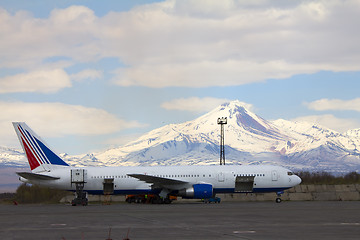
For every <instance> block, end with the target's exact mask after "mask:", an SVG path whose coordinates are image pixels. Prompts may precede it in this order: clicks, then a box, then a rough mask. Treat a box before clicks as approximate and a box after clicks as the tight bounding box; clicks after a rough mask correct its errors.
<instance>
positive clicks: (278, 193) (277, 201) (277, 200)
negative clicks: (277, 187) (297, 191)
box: [275, 191, 284, 203]
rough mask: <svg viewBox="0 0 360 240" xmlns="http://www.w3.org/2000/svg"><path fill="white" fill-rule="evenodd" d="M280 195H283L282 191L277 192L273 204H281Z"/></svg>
mask: <svg viewBox="0 0 360 240" xmlns="http://www.w3.org/2000/svg"><path fill="white" fill-rule="evenodd" d="M281 194H284V191H281V192H277V193H276V195H277V196H278V197H277V198H276V199H275V202H276V203H281V198H280V197H281Z"/></svg>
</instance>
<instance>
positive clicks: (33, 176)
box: [16, 172, 60, 180]
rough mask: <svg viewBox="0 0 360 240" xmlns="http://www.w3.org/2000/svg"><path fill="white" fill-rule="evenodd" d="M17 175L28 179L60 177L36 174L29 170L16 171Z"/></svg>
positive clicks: (54, 178) (53, 178) (55, 178)
mask: <svg viewBox="0 0 360 240" xmlns="http://www.w3.org/2000/svg"><path fill="white" fill-rule="evenodd" d="M16 174H17V175H19V176H20V177H23V178H25V179H28V180H57V179H60V178H59V177H51V176H47V175H42V174H37V173H30V172H17V173H16Z"/></svg>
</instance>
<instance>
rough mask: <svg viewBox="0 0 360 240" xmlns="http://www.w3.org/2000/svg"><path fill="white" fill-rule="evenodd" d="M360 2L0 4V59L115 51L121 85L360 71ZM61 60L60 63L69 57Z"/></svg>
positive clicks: (28, 64) (97, 55)
mask: <svg viewBox="0 0 360 240" xmlns="http://www.w3.org/2000/svg"><path fill="white" fill-rule="evenodd" d="M359 13H360V2H359V1H350V0H349V1H342V0H329V1H305V0H304V1H296V2H292V3H289V1H276V3H275V2H274V1H264V0H259V1H251V2H248V1H247V2H246V1H245V2H244V1H235V0H227V1H198V0H189V1H186V2H184V1H183V0H179V1H176V0H169V1H165V2H160V3H153V4H146V5H143V6H138V7H136V8H133V9H131V10H130V11H128V12H110V13H108V14H106V15H104V16H102V17H97V16H95V14H94V12H93V11H92V10H91V9H89V8H87V7H84V6H71V7H69V8H66V9H56V10H53V11H52V12H51V13H50V16H49V18H45V19H39V18H34V17H33V16H31V15H30V14H28V13H26V12H17V13H16V14H15V15H11V14H9V13H8V12H7V11H5V10H0V29H1V30H2V31H1V37H0V66H2V67H7V68H24V69H34V68H39V66H42V64H44V62H45V63H46V60H48V59H52V58H54V57H55V58H56V57H64V58H65V59H69V60H68V62H72V63H74V64H76V63H78V62H90V61H91V62H94V61H97V60H99V59H101V58H105V57H115V58H118V59H119V60H120V62H121V63H124V64H125V65H126V66H127V68H124V69H119V70H118V71H117V74H116V76H115V80H116V82H117V84H120V85H122V86H132V85H136V86H148V87H166V86H189V87H204V86H231V85H241V84H247V83H251V82H258V81H264V80H265V79H269V78H284V77H289V76H292V75H295V74H300V73H314V72H317V71H320V70H329V71H348V70H353V71H358V70H360V65H359V64H357V63H358V62H360V49H359V48H358V42H359V40H360V32H359V31H358V22H359V21H360V14H359ZM68 62H67V63H68Z"/></svg>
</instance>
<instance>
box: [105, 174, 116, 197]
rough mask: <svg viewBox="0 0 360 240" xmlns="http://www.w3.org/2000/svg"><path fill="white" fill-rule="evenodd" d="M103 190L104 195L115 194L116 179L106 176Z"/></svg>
mask: <svg viewBox="0 0 360 240" xmlns="http://www.w3.org/2000/svg"><path fill="white" fill-rule="evenodd" d="M103 191H104V195H111V194H114V179H113V178H105V179H104V182H103Z"/></svg>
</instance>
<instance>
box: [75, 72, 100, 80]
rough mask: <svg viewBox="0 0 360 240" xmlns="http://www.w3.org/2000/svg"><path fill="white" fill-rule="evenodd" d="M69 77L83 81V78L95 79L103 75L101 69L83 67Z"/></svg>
mask: <svg viewBox="0 0 360 240" xmlns="http://www.w3.org/2000/svg"><path fill="white" fill-rule="evenodd" d="M70 77H71V79H73V80H75V81H84V80H87V79H89V80H95V79H100V78H102V77H103V71H99V70H95V69H85V70H83V71H81V72H78V73H75V74H71V75H70Z"/></svg>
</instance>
